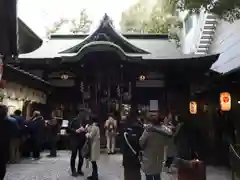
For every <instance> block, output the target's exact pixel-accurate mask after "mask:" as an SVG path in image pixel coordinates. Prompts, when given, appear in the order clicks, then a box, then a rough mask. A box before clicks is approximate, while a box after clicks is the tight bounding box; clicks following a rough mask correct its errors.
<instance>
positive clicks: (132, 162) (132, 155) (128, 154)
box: [121, 114, 143, 180]
mask: <svg viewBox="0 0 240 180" xmlns="http://www.w3.org/2000/svg"><path fill="white" fill-rule="evenodd" d="M142 132H143V128H142V127H141V126H140V125H139V123H138V122H137V117H136V115H135V114H131V115H130V117H129V118H127V121H126V126H125V128H124V131H123V135H122V136H123V139H122V146H121V152H122V155H123V167H124V180H133V179H134V180H141V173H140V169H141V164H140V161H139V155H140V145H139V138H140V137H141V135H142Z"/></svg>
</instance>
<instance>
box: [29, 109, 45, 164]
mask: <svg viewBox="0 0 240 180" xmlns="http://www.w3.org/2000/svg"><path fill="white" fill-rule="evenodd" d="M44 128H45V122H44V119H43V117H42V116H41V114H40V112H39V111H34V112H33V117H32V118H31V120H30V122H29V123H28V131H29V133H30V143H31V150H32V155H33V159H34V160H38V159H39V158H40V152H41V148H42V142H43V137H44Z"/></svg>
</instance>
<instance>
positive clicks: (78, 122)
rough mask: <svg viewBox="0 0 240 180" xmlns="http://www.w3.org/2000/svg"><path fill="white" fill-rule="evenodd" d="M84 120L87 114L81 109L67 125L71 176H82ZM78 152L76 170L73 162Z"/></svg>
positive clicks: (84, 137) (84, 138)
mask: <svg viewBox="0 0 240 180" xmlns="http://www.w3.org/2000/svg"><path fill="white" fill-rule="evenodd" d="M86 120H87V114H86V112H85V111H84V110H83V109H82V110H80V112H79V113H78V116H77V117H76V118H74V119H73V120H72V121H71V122H70V124H69V127H68V131H69V133H70V138H71V140H70V141H71V160H70V166H71V171H72V176H74V177H76V176H78V175H81V176H83V175H84V173H83V172H82V165H83V157H82V148H83V146H84V144H85V142H86V136H85V135H86V130H85V126H86ZM77 154H78V158H79V160H78V168H77V170H76V167H75V162H76V157H77Z"/></svg>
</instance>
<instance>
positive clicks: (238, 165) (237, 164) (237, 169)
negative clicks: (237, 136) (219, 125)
mask: <svg viewBox="0 0 240 180" xmlns="http://www.w3.org/2000/svg"><path fill="white" fill-rule="evenodd" d="M229 148H230V150H229V152H230V163H231V170H232V180H238V179H240V155H239V152H240V145H236V146H233V145H230V146H229Z"/></svg>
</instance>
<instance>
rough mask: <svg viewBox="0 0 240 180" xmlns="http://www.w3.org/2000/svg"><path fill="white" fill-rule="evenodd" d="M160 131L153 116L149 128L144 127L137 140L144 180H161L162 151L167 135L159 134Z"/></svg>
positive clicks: (157, 119) (159, 124) (156, 118)
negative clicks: (140, 151)
mask: <svg viewBox="0 0 240 180" xmlns="http://www.w3.org/2000/svg"><path fill="white" fill-rule="evenodd" d="M162 129H163V128H162V127H161V123H160V120H159V118H158V116H153V117H151V119H150V126H148V127H146V129H145V131H144V132H143V134H142V136H141V138H140V140H139V143H140V146H141V148H142V151H143V162H142V170H143V172H144V173H145V175H146V180H160V179H161V171H162V165H163V164H162V163H163V161H164V151H165V147H166V146H167V135H166V136H165V135H164V133H159V132H161V131H162ZM157 130H159V132H158V131H157Z"/></svg>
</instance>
